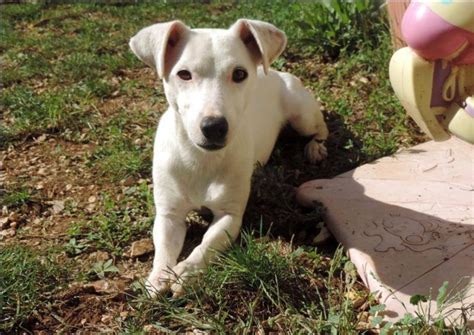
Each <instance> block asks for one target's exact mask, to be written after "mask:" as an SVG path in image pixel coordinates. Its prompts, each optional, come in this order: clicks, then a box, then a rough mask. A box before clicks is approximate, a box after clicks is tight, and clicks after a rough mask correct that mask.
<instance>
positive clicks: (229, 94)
mask: <svg viewBox="0 0 474 335" xmlns="http://www.w3.org/2000/svg"><path fill="white" fill-rule="evenodd" d="M285 46H286V36H285V34H284V33H283V32H282V31H280V30H278V29H277V28H276V27H275V26H273V25H271V24H269V23H265V22H261V21H254V20H245V19H241V20H238V21H237V22H236V23H234V24H233V25H232V26H231V27H230V28H229V29H227V30H225V29H190V28H188V27H187V26H186V25H184V24H183V23H182V22H181V21H172V22H166V23H158V24H155V25H152V26H150V27H147V28H144V29H142V30H141V31H139V32H138V33H137V34H136V35H135V36H134V37H132V39H131V40H130V48H131V49H132V51H133V52H134V53H135V55H137V57H138V58H140V59H141V60H142V61H143V62H145V63H146V64H147V65H149V66H151V67H153V68H154V69H155V70H156V72H157V73H158V76H159V77H160V78H162V79H163V83H164V88H165V94H166V97H167V99H168V102H169V104H170V105H171V106H172V108H173V109H174V110H175V111H176V113H177V114H178V117H179V119H180V120H181V122H182V124H183V126H184V129H185V131H186V133H187V135H188V137H189V138H190V139H191V141H192V142H193V143H194V144H195V145H196V146H198V147H200V148H202V149H204V150H217V149H221V148H223V147H225V146H226V144H228V143H229V142H230V141H232V138H233V136H234V134H235V133H237V132H238V131H239V127H240V126H241V125H240V123H241V120H245V119H246V118H245V117H243V114H244V113H245V112H246V106H247V104H248V102H249V100H250V99H251V98H252V97H251V96H252V91H253V90H254V87H255V82H256V77H257V67H258V66H259V65H262V66H263V70H264V72H265V73H267V71H268V68H269V66H270V64H271V63H272V62H273V61H274V60H275V59H276V58H277V57H278V56H279V55H280V54H281V52H282V51H283V49H284V48H285Z"/></svg>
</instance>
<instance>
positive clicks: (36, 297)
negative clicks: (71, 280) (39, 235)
mask: <svg viewBox="0 0 474 335" xmlns="http://www.w3.org/2000/svg"><path fill="white" fill-rule="evenodd" d="M66 271H67V270H66V268H65V266H64V264H62V265H59V264H58V263H56V262H55V261H53V259H52V258H51V257H49V256H47V255H46V256H44V255H39V254H37V253H35V252H33V251H32V250H31V249H29V248H27V247H23V246H2V247H1V248H0V332H7V333H8V332H10V331H13V330H14V329H17V330H20V329H24V327H28V322H29V321H32V320H34V318H33V313H34V312H37V311H39V310H40V309H41V308H42V306H43V305H44V304H45V302H46V301H47V300H48V298H49V297H51V295H52V293H53V292H55V291H57V290H58V289H60V288H61V287H62V286H63V285H65V284H66V283H67V273H66Z"/></svg>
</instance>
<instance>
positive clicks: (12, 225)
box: [10, 221, 18, 229]
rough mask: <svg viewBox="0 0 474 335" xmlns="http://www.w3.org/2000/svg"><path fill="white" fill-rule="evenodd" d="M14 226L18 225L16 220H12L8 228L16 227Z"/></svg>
mask: <svg viewBox="0 0 474 335" xmlns="http://www.w3.org/2000/svg"><path fill="white" fill-rule="evenodd" d="M16 227H18V222H16V221H13V222H11V223H10V228H12V229H16Z"/></svg>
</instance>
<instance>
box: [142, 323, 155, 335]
mask: <svg viewBox="0 0 474 335" xmlns="http://www.w3.org/2000/svg"><path fill="white" fill-rule="evenodd" d="M143 331H144V332H145V333H146V334H148V333H151V332H155V331H156V328H155V327H154V326H153V325H144V326H143Z"/></svg>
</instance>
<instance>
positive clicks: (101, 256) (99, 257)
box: [89, 251, 110, 262]
mask: <svg viewBox="0 0 474 335" xmlns="http://www.w3.org/2000/svg"><path fill="white" fill-rule="evenodd" d="M109 258H110V256H109V254H108V253H107V252H106V251H96V252H93V253H91V254H90V255H89V259H91V260H92V261H95V262H105V261H106V260H108V259H109Z"/></svg>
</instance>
